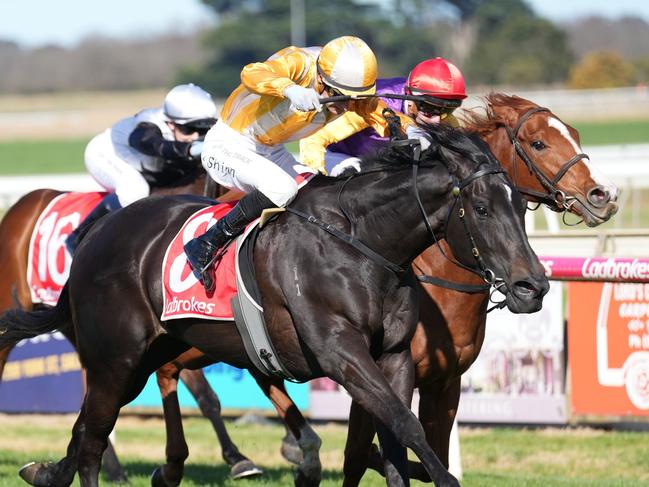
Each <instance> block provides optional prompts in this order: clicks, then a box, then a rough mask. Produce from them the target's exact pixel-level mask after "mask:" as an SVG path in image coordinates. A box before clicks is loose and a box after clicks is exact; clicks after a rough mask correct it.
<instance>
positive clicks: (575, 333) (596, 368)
mask: <svg viewBox="0 0 649 487" xmlns="http://www.w3.org/2000/svg"><path fill="white" fill-rule="evenodd" d="M568 357H569V361H570V385H571V406H572V412H573V414H595V415H632V416H649V284H631V283H589V282H574V283H570V284H569V285H568Z"/></svg>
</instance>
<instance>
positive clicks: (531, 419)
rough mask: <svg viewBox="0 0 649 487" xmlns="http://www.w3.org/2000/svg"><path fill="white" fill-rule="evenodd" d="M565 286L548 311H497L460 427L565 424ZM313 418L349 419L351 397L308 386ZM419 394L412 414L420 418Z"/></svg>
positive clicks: (557, 289)
mask: <svg viewBox="0 0 649 487" xmlns="http://www.w3.org/2000/svg"><path fill="white" fill-rule="evenodd" d="M562 289H563V285H562V283H559V282H553V283H552V286H551V288H550V292H549V293H548V295H547V296H546V297H545V299H544V302H543V309H542V310H541V311H539V312H538V313H535V314H532V315H516V314H513V313H510V312H509V311H507V309H504V310H494V311H492V312H491V313H489V315H488V318H487V330H486V337H485V341H484V344H483V346H482V351H481V352H480V355H479V356H478V359H477V360H476V362H475V363H474V364H473V365H472V366H471V368H470V369H469V371H468V372H466V373H465V374H464V375H463V376H462V397H461V399H460V408H459V411H458V419H459V421H464V422H476V423H481V422H482V423H555V424H556V423H565V422H566V421H567V411H566V409H567V408H566V397H565V366H564V348H563V343H564V323H563V295H562ZM309 387H310V390H309V403H310V408H309V414H310V416H311V417H312V418H315V419H347V417H348V415H349V406H350V405H351V397H350V396H349V394H348V393H347V391H345V390H344V389H343V388H342V387H340V386H339V385H338V384H336V383H335V382H333V381H331V380H329V379H317V380H313V381H311V382H310V383H309ZM418 401H419V399H418V395H417V393H416V392H415V395H414V397H413V401H412V410H413V412H415V414H416V412H417V405H418Z"/></svg>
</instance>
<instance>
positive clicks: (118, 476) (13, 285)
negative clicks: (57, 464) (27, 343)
mask: <svg viewBox="0 0 649 487" xmlns="http://www.w3.org/2000/svg"><path fill="white" fill-rule="evenodd" d="M210 182H211V179H210V180H206V174H205V172H204V171H203V170H202V168H200V166H197V167H196V168H193V169H191V168H186V169H184V170H182V171H180V172H174V173H173V174H171V177H168V178H166V181H164V183H165V184H164V185H162V186H158V185H153V187H152V194H159V195H163V194H203V193H205V194H206V195H209V196H219V197H221V196H222V194H221V193H222V192H223V188H220V187H218V186H214V185H213V184H212V185H210ZM60 194H62V192H61V191H56V190H52V189H39V190H35V191H32V192H30V193H28V194H27V195H25V196H23V197H22V198H21V199H20V200H18V201H17V202H16V203H15V204H14V205H13V206H12V207H11V208H10V209H9V210H8V211H7V213H6V214H5V215H4V217H3V219H2V221H0V242H2V245H1V246H0V268H2V270H3V279H2V281H0V313H3V312H4V311H6V310H8V309H10V308H13V307H16V306H18V307H21V308H22V309H32V308H33V304H32V302H31V293H30V291H29V288H28V284H27V255H28V251H29V241H30V239H31V236H32V232H33V230H34V226H35V225H36V221H37V220H38V217H39V216H40V214H41V213H42V212H43V210H44V209H45V208H46V207H47V205H48V204H49V203H50V202H51V201H52V200H53V199H54V198H55V197H57V196H59V195H60ZM230 197H236V195H231V196H230ZM227 199H228V197H226V198H225V200H227ZM61 331H62V333H63V334H65V335H66V336H67V338H68V339H69V340H70V342H71V343H72V344H73V345H74V344H75V340H74V336H72V335H71V333H72V329H71V328H69V329H63V330H61ZM13 346H14V344H10V345H9V346H7V347H4V348H3V349H2V350H0V377H2V372H3V370H4V366H5V363H6V361H7V358H8V356H9V353H10V352H11V350H12V349H13ZM183 368H185V367H184V366H183V365H176V364H175V363H170V364H167V365H165V366H163V367H161V368H160V369H159V370H158V371H157V372H156V374H157V380H158V385H159V387H160V394H161V396H162V403H163V409H164V411H165V416H166V417H167V418H168V419H167V424H168V425H169V428H168V431H167V436H168V442H169V446H168V447H167V454H168V458H169V460H168V464H169V465H166V466H165V467H167V468H166V471H168V475H169V477H170V478H174V477H175V476H177V475H180V474H177V473H176V469H177V468H178V467H177V465H179V464H180V465H182V461H179V460H178V459H179V458H181V459H182V460H184V459H185V458H186V457H187V455H188V450H187V445H186V444H184V441H182V440H183V435H182V423H181V419H180V407H179V405H178V398H177V395H176V394H177V386H178V377H179V375H180V377H181V378H182V380H183V382H184V383H185V385H186V386H187V388H188V389H189V391H190V392H191V393H192V395H193V396H194V397H195V398H196V401H197V403H198V406H199V408H200V409H201V411H202V412H203V414H204V415H205V416H206V417H207V418H208V419H209V420H210V421H211V423H212V426H213V428H214V430H215V432H216V434H217V437H218V439H219V442H220V443H221V447H222V456H223V459H224V460H225V462H226V463H227V464H228V465H229V466H230V475H231V476H232V477H233V478H241V477H245V476H250V475H256V474H258V473H260V472H261V470H260V469H259V468H257V467H256V466H255V465H254V463H252V462H251V461H250V460H249V459H248V458H247V457H245V456H244V455H242V454H241V453H240V452H239V450H238V448H237V446H236V445H235V444H234V443H233V442H232V440H231V439H230V437H229V435H228V433H227V431H226V429H225V425H224V424H223V420H222V419H221V406H220V403H219V400H218V397H217V396H216V395H215V394H214V393H213V391H212V389H211V388H210V386H209V384H208V382H207V380H206V379H205V376H204V375H203V373H202V372H201V371H200V370H189V369H187V370H182V369H183ZM280 400H281V398H280ZM183 455H184V456H183ZM165 467H162V468H161V469H160V470H165ZM104 469H105V471H106V474H107V476H108V478H109V479H110V480H112V481H123V480H125V474H124V472H123V470H122V468H121V466H120V464H119V461H118V460H117V456H116V455H115V452H114V450H113V448H112V445H110V444H109V448H108V450H107V451H106V455H105V458H104ZM154 475H159V473H155V474H154Z"/></svg>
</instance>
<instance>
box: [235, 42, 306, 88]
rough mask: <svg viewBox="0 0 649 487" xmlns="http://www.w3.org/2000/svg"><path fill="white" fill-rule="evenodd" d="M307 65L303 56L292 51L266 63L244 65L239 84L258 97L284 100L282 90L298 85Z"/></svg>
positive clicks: (298, 52)
mask: <svg viewBox="0 0 649 487" xmlns="http://www.w3.org/2000/svg"><path fill="white" fill-rule="evenodd" d="M308 63H309V59H308V58H307V57H306V55H305V54H303V53H301V52H300V51H297V50H293V51H290V52H288V53H287V54H285V55H283V56H280V57H277V58H274V59H270V60H268V61H264V62H261V63H251V64H248V65H246V66H245V67H244V68H243V70H241V83H242V84H243V85H244V86H245V87H246V88H247V89H248V90H249V91H251V92H253V93H256V94H258V95H267V96H276V97H280V98H284V90H285V89H286V88H287V87H289V86H291V85H293V84H299V82H300V78H301V77H302V76H301V75H302V73H303V72H304V71H305V70H306V68H307V66H308Z"/></svg>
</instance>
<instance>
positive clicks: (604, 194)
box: [586, 186, 611, 207]
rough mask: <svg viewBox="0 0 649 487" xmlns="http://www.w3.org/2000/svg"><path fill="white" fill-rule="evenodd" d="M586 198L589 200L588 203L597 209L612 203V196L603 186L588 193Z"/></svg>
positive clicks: (596, 187)
mask: <svg viewBox="0 0 649 487" xmlns="http://www.w3.org/2000/svg"><path fill="white" fill-rule="evenodd" d="M586 197H587V198H588V202H589V203H590V204H591V205H593V206H595V207H602V206H605V205H606V204H607V203H608V202H609V201H611V194H610V193H609V192H608V190H607V189H606V188H604V187H603V186H595V187H594V188H593V189H591V190H590V191H589V192H588V195H587V196H586Z"/></svg>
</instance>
